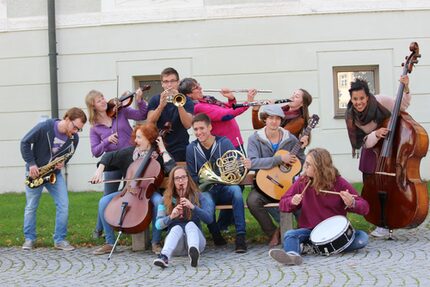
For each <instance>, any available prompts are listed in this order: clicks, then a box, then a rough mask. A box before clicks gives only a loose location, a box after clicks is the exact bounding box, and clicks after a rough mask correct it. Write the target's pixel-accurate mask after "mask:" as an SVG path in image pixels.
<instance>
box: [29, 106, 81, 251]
mask: <svg viewBox="0 0 430 287" xmlns="http://www.w3.org/2000/svg"><path fill="white" fill-rule="evenodd" d="M86 121H87V117H86V115H85V113H84V112H83V111H82V110H81V109H79V108H71V109H69V110H68V111H67V112H66V114H65V115H64V117H63V119H62V120H60V119H48V120H46V121H44V122H41V123H39V124H37V125H36V126H35V127H34V128H32V129H31V130H30V131H29V132H28V133H27V134H26V135H25V136H24V138H23V139H22V140H21V155H22V158H23V159H24V161H25V163H26V171H27V172H26V173H27V175H28V177H27V180H26V183H27V184H26V187H25V195H26V205H25V210H24V237H25V242H24V244H23V245H22V249H24V250H31V249H33V247H34V244H35V242H36V212H37V208H38V206H39V200H40V197H41V195H42V190H43V188H44V187H45V188H46V189H47V190H48V191H49V194H50V195H51V196H52V198H53V199H54V202H55V206H56V216H55V232H54V246H55V248H56V249H60V250H64V251H71V250H73V249H75V248H74V247H73V246H72V245H70V243H69V242H68V241H67V240H65V238H66V235H67V221H68V217H69V198H68V195H67V186H66V183H65V181H64V178H63V176H62V174H61V169H62V168H63V166H64V165H65V164H66V163H67V161H68V160H69V159H70V158H71V156H72V155H73V152H74V151H75V150H76V147H77V146H78V142H79V136H78V134H77V133H78V132H80V131H82V128H83V126H84V125H85V123H86Z"/></svg>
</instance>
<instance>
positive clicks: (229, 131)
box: [194, 99, 248, 147]
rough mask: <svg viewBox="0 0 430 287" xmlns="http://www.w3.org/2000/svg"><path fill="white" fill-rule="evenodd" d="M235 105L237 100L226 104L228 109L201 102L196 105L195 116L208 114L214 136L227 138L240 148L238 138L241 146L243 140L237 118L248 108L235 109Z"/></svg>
mask: <svg viewBox="0 0 430 287" xmlns="http://www.w3.org/2000/svg"><path fill="white" fill-rule="evenodd" d="M234 103H236V99H234V100H229V101H228V103H225V105H226V107H222V106H218V105H215V104H208V103H206V102H201V101H199V102H198V103H197V104H195V105H194V114H198V113H205V114H207V115H208V116H209V118H210V119H211V121H212V134H213V135H215V136H225V137H226V138H228V139H229V140H230V141H231V142H232V143H233V145H234V147H238V146H239V143H238V142H237V139H236V138H239V142H240V144H243V139H242V136H241V135H240V129H239V125H238V124H237V122H236V119H235V117H236V116H238V115H240V114H242V113H243V112H245V111H246V110H247V109H248V107H242V108H237V109H233V108H232V106H233V104H234Z"/></svg>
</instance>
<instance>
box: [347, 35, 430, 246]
mask: <svg viewBox="0 0 430 287" xmlns="http://www.w3.org/2000/svg"><path fill="white" fill-rule="evenodd" d="M409 49H410V50H411V52H412V53H411V55H410V56H409V57H406V62H405V63H404V68H403V73H402V75H401V77H400V86H399V89H398V93H397V98H396V100H394V99H392V98H390V97H388V96H383V95H376V96H374V95H372V94H371V93H370V92H369V87H368V85H367V82H366V81H364V80H362V79H357V80H355V81H354V82H352V83H351V88H350V89H349V93H350V96H351V99H350V102H349V103H348V107H347V111H346V115H345V119H346V125H347V129H348V135H349V139H350V142H351V145H352V148H353V156H355V155H356V150H358V149H360V148H362V150H361V158H360V165H359V168H360V171H362V172H363V183H364V185H363V191H362V196H363V198H365V199H366V200H367V201H368V202H369V204H370V212H369V214H368V215H366V220H368V221H369V222H371V223H373V224H375V225H377V226H378V227H377V228H376V229H375V230H374V231H373V232H372V233H371V235H372V236H375V237H383V238H384V237H387V236H390V237H391V233H390V231H389V230H392V229H393V228H405V227H414V226H416V225H418V224H419V223H421V222H422V221H423V220H424V219H425V216H426V215H427V209H428V195H427V188H426V187H425V184H424V183H422V182H421V179H420V176H419V162H420V160H421V158H422V157H423V156H425V154H426V152H427V149H428V136H427V133H426V132H425V130H424V129H423V128H422V127H421V126H420V125H419V124H418V123H416V122H415V121H414V120H413V119H412V117H410V116H409V115H408V114H407V113H406V112H405V110H406V108H407V107H408V106H409V102H410V99H411V96H410V93H409V78H408V76H407V74H408V73H410V72H411V71H412V68H413V64H415V63H417V58H418V57H420V55H419V52H418V51H419V50H418V44H417V43H416V42H413V43H412V44H411V45H410V47H409ZM387 123H388V125H387Z"/></svg>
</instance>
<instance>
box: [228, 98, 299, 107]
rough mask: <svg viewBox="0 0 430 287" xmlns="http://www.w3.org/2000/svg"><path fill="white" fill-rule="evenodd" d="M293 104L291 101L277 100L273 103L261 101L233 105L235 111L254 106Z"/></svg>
mask: <svg viewBox="0 0 430 287" xmlns="http://www.w3.org/2000/svg"><path fill="white" fill-rule="evenodd" d="M289 102H292V100H290V99H283V100H276V101H274V102H273V103H272V102H271V101H269V100H260V101H254V102H249V103H242V104H233V109H237V108H242V107H253V106H263V105H271V104H282V103H289Z"/></svg>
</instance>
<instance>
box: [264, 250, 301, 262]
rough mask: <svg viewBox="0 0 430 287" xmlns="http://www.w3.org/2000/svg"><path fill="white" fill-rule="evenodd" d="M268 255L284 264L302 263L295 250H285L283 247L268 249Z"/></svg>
mask: <svg viewBox="0 0 430 287" xmlns="http://www.w3.org/2000/svg"><path fill="white" fill-rule="evenodd" d="M269 256H270V257H272V258H273V259H275V260H276V261H278V262H279V263H282V264H285V265H300V264H302V263H303V258H302V257H301V256H300V255H299V254H297V253H296V252H293V251H289V252H285V251H284V249H270V250H269Z"/></svg>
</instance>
